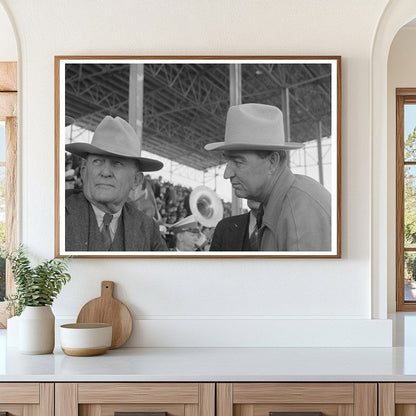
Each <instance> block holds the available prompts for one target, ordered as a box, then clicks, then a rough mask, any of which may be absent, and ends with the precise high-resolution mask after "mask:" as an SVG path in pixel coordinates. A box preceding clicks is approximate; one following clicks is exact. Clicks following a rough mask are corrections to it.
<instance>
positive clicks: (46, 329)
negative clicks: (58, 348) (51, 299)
mask: <svg viewBox="0 0 416 416" xmlns="http://www.w3.org/2000/svg"><path fill="white" fill-rule="evenodd" d="M54 346H55V315H54V314H53V312H52V309H51V307H50V306H49V305H47V306H26V307H25V309H24V310H23V312H22V314H21V315H20V319H19V351H20V352H21V353H22V354H50V353H51V352H53V349H54Z"/></svg>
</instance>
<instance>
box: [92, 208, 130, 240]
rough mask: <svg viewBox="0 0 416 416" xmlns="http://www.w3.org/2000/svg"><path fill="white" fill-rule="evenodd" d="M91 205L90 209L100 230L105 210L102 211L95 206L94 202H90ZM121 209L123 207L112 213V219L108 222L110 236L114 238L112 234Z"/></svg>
mask: <svg viewBox="0 0 416 416" xmlns="http://www.w3.org/2000/svg"><path fill="white" fill-rule="evenodd" d="M91 206H92V209H93V211H94V214H95V218H96V219H97V224H98V228H99V229H100V231H101V228H102V226H103V219H104V215H105V214H106V212H104V211H102V210H101V209H100V208H98V207H96V206H95V205H94V204H91ZM122 210H123V209H120V210H119V211H117V212H116V213H115V214H112V215H113V219H112V221H111V223H110V226H109V227H110V233H111V238H114V235H115V233H116V230H117V225H118V219H119V218H120V215H121V212H122Z"/></svg>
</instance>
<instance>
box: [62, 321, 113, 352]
mask: <svg viewBox="0 0 416 416" xmlns="http://www.w3.org/2000/svg"><path fill="white" fill-rule="evenodd" d="M60 336H61V348H62V351H63V352H64V353H65V354H67V355H75V356H78V357H87V356H91V355H99V354H103V353H105V352H106V351H107V350H108V349H109V348H110V347H111V336H112V326H111V325H109V324H105V323H88V324H65V325H61V328H60Z"/></svg>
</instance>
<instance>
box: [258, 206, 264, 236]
mask: <svg viewBox="0 0 416 416" xmlns="http://www.w3.org/2000/svg"><path fill="white" fill-rule="evenodd" d="M263 215H264V207H263V204H260V206H259V210H258V211H257V215H256V227H257V229H258V230H260V228H261V226H262V224H263Z"/></svg>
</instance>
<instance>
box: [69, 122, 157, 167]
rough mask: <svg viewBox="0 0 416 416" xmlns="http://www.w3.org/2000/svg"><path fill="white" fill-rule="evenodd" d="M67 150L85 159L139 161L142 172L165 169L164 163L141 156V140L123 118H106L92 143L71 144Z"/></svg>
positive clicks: (98, 128) (96, 131)
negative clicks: (103, 158) (112, 158)
mask: <svg viewBox="0 0 416 416" xmlns="http://www.w3.org/2000/svg"><path fill="white" fill-rule="evenodd" d="M65 149H66V150H68V152H71V153H74V154H76V155H78V156H81V157H82V158H84V159H85V158H86V157H87V155H88V154H94V155H103V156H115V157H125V158H128V159H134V160H138V161H139V166H140V170H141V171H142V172H152V171H156V170H159V169H162V168H163V163H162V162H159V161H158V160H156V159H149V158H146V157H141V156H140V154H141V146H140V140H139V138H138V137H137V134H136V132H135V131H134V129H133V127H132V126H131V125H130V124H129V123H127V121H125V120H123V119H122V118H121V117H115V118H113V117H111V116H105V117H104V119H103V120H102V121H101V123H100V124H99V125H98V126H97V128H96V129H95V132H94V135H93V136H92V140H91V143H71V144H67V145H66V146H65Z"/></svg>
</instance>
